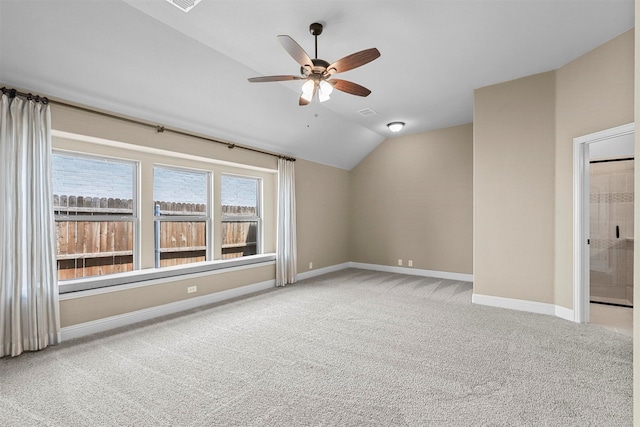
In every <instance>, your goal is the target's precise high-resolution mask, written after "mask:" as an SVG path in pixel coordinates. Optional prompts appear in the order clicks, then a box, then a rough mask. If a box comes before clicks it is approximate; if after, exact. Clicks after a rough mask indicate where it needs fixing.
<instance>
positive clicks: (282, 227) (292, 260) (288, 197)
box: [276, 159, 298, 286]
mask: <svg viewBox="0 0 640 427" xmlns="http://www.w3.org/2000/svg"><path fill="white" fill-rule="evenodd" d="M293 165H294V162H293V161H291V160H286V159H278V239H277V243H276V286H285V285H287V284H289V283H295V282H296V280H297V279H296V274H297V271H296V268H297V267H296V263H297V261H298V252H297V246H296V184H295V181H296V179H295V170H294V167H293Z"/></svg>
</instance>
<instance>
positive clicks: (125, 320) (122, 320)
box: [60, 280, 275, 341]
mask: <svg viewBox="0 0 640 427" xmlns="http://www.w3.org/2000/svg"><path fill="white" fill-rule="evenodd" d="M274 286H275V280H267V281H266V282H260V283H254V284H252V285H247V286H241V287H239V288H233V289H227V290H225V291H220V292H215V293H213V294H207V295H202V296H199V297H194V298H189V299H185V300H182V301H176V302H172V303H169V304H164V305H159V306H157V307H150V308H145V309H142V310H137V311H133V312H131V313H124V314H119V315H117V316H111V317H105V318H104V319H98V320H93V321H91V322H86V323H80V324H78V325H72V326H67V327H64V328H62V329H61V331H60V332H61V334H62V341H66V340H70V339H73V338H79V337H84V336H87V335H91V334H95V333H98V332H104V331H108V330H110V329H115V328H120V327H122V326H128V325H132V324H134V323H138V322H142V321H145V320H149V319H153V318H156V317H160V316H166V315H168V314H173V313H178V312H181V311H185V310H190V309H192V308H196V307H201V306H203V305H207V304H213V303H216V302H220V301H224V300H228V299H231V298H236V297H240V296H243V295H248V294H252V293H254V292H259V291H263V290H266V289H269V288H273V287H274Z"/></svg>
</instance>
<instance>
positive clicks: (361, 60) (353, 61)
mask: <svg viewBox="0 0 640 427" xmlns="http://www.w3.org/2000/svg"><path fill="white" fill-rule="evenodd" d="M379 57H380V52H379V51H378V49H376V48H375V47H372V48H371V49H366V50H361V51H360V52H356V53H352V54H351V55H348V56H345V57H344V58H342V59H338V60H337V61H336V62H334V63H333V64H331V65H329V66H328V67H327V71H328V72H329V73H330V74H335V73H344V72H345V71H349V70H353V69H354V68H358V67H360V66H362V65H364V64H367V63H369V62H371V61H373V60H374V59H376V58H379Z"/></svg>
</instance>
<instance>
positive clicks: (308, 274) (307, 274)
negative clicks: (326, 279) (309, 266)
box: [297, 262, 351, 280]
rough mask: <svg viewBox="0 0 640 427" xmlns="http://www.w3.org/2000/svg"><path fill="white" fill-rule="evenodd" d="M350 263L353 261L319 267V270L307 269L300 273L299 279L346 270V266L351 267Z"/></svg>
mask: <svg viewBox="0 0 640 427" xmlns="http://www.w3.org/2000/svg"><path fill="white" fill-rule="evenodd" d="M350 264H351V263H349V262H345V263H342V264H336V265H330V266H329V267H323V268H318V269H317V270H309V271H305V272H304V273H299V274H298V277H297V280H305V279H310V278H312V277H316V276H322V275H323V274H327V273H333V272H335V271H340V270H344V269H345V268H349V267H350Z"/></svg>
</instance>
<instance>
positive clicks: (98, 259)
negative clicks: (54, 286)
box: [56, 221, 133, 280]
mask: <svg viewBox="0 0 640 427" xmlns="http://www.w3.org/2000/svg"><path fill="white" fill-rule="evenodd" d="M56 259H57V264H58V280H69V279H78V278H81V277H91V276H102V275H105V274H112V273H122V272H125V271H132V270H133V222H132V221H56Z"/></svg>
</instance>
